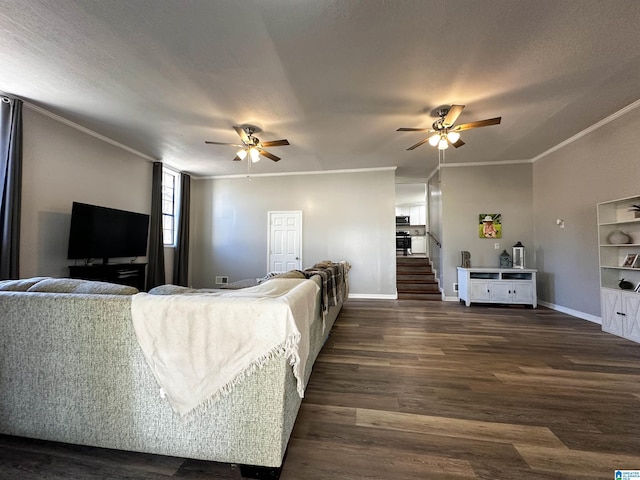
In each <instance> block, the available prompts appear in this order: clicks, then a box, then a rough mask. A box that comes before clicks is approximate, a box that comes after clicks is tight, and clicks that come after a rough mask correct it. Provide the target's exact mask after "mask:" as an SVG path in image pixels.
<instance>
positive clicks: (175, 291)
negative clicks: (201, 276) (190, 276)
mask: <svg viewBox="0 0 640 480" xmlns="http://www.w3.org/2000/svg"><path fill="white" fill-rule="evenodd" d="M195 291H197V290H196V289H195V288H189V287H181V286H180V285H171V284H167V285H158V286H157V287H153V288H152V289H151V290H149V293H150V294H151V295H180V294H181V293H192V292H195Z"/></svg>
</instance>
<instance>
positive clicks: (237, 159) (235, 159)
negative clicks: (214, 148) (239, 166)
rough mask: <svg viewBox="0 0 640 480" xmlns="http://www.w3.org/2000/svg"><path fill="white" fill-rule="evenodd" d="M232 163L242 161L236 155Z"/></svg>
mask: <svg viewBox="0 0 640 480" xmlns="http://www.w3.org/2000/svg"><path fill="white" fill-rule="evenodd" d="M233 161H234V162H240V161H242V159H241V158H240V157H239V156H238V155H236V156H235V157H234V158H233Z"/></svg>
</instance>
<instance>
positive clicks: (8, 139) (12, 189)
mask: <svg viewBox="0 0 640 480" xmlns="http://www.w3.org/2000/svg"><path fill="white" fill-rule="evenodd" d="M21 195H22V101H21V100H18V99H15V98H9V97H5V96H2V97H0V280H8V279H17V278H19V256H20V197H21Z"/></svg>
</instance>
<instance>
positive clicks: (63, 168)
mask: <svg viewBox="0 0 640 480" xmlns="http://www.w3.org/2000/svg"><path fill="white" fill-rule="evenodd" d="M23 128H24V135H23V174H22V175H23V178H22V218H21V229H20V276H21V277H23V278H26V277H31V276H36V275H45V276H58V277H65V276H69V270H68V268H67V266H68V265H71V264H72V262H73V261H72V260H67V247H68V240H69V223H70V219H71V206H72V202H74V201H78V202H84V203H91V204H95V205H101V206H106V207H111V208H118V209H122V210H130V211H135V212H140V213H149V212H150V209H151V193H150V192H151V174H152V164H151V163H150V162H149V161H147V160H145V159H142V158H140V157H138V156H136V155H134V154H132V153H129V152H127V151H125V150H123V149H121V148H119V147H117V146H114V145H111V144H109V143H107V142H104V141H102V140H100V139H98V138H95V137H92V136H91V135H88V134H86V133H84V132H81V131H79V130H76V129H74V128H72V127H69V126H67V125H65V124H63V123H61V122H59V121H57V120H54V119H52V118H49V117H47V116H45V115H43V114H41V113H39V112H36V111H34V110H33V109H31V108H29V107H28V106H25V108H24V109H23ZM139 261H144V259H139Z"/></svg>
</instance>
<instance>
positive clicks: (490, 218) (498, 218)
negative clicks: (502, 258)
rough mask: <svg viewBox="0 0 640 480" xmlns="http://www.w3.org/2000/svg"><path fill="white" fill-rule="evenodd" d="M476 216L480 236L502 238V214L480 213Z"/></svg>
mask: <svg viewBox="0 0 640 480" xmlns="http://www.w3.org/2000/svg"><path fill="white" fill-rule="evenodd" d="M478 218H479V225H478V233H479V235H480V238H502V214H500V213H481V214H480V215H478Z"/></svg>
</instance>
